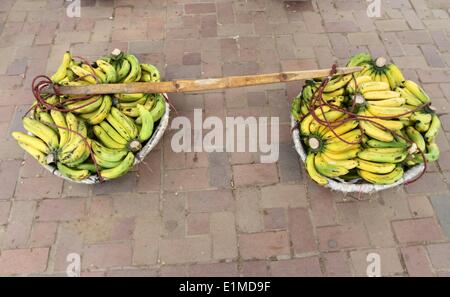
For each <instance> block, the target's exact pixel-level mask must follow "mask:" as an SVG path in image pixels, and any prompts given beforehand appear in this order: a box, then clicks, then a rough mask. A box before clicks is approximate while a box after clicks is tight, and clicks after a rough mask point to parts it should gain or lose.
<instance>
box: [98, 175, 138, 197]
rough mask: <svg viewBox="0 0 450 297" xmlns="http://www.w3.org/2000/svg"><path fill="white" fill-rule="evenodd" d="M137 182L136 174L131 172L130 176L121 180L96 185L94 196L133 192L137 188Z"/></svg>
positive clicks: (125, 176)
mask: <svg viewBox="0 0 450 297" xmlns="http://www.w3.org/2000/svg"><path fill="white" fill-rule="evenodd" d="M136 182H137V174H136V172H129V173H128V174H126V175H124V176H122V177H120V178H117V179H114V180H110V181H108V182H107V183H102V184H95V185H94V187H93V188H92V193H93V194H94V195H106V194H118V193H129V192H133V191H134V189H135V188H136ZM130 190H131V191H130Z"/></svg>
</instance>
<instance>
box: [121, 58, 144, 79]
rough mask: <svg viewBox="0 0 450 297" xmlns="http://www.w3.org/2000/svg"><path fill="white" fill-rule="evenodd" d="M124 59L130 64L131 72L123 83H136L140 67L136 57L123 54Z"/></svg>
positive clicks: (139, 75)
mask: <svg viewBox="0 0 450 297" xmlns="http://www.w3.org/2000/svg"><path fill="white" fill-rule="evenodd" d="M124 58H125V59H126V60H128V62H130V65H131V70H130V72H129V73H128V75H127V76H126V77H125V78H124V79H123V83H130V82H134V81H138V80H139V79H138V78H140V77H141V66H140V65H139V61H138V59H137V58H136V56H134V55H131V54H125V55H124Z"/></svg>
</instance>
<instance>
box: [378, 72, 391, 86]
mask: <svg viewBox="0 0 450 297" xmlns="http://www.w3.org/2000/svg"><path fill="white" fill-rule="evenodd" d="M380 81H381V82H384V83H386V84H387V85H388V86H389V89H390V87H391V85H390V83H389V79H388V78H387V75H386V73H385V72H381V73H380Z"/></svg>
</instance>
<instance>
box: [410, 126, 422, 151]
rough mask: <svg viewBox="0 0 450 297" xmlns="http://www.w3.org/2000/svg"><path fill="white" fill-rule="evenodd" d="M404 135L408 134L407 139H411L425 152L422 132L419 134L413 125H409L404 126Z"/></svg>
mask: <svg viewBox="0 0 450 297" xmlns="http://www.w3.org/2000/svg"><path fill="white" fill-rule="evenodd" d="M406 135H408V137H409V139H411V140H412V141H413V142H414V143H415V144H416V145H417V147H418V148H419V150H421V151H422V152H425V149H426V144H425V139H424V138H423V136H422V134H420V132H419V131H417V130H416V129H414V127H412V126H409V127H406Z"/></svg>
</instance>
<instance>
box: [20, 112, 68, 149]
mask: <svg viewBox="0 0 450 297" xmlns="http://www.w3.org/2000/svg"><path fill="white" fill-rule="evenodd" d="M22 123H23V126H24V128H25V129H26V130H27V131H28V132H30V133H32V134H34V135H36V136H37V137H39V138H40V139H42V140H43V141H44V142H45V143H46V144H47V145H48V146H49V148H50V149H51V150H56V149H57V148H58V147H59V139H58V135H57V134H56V132H55V131H54V130H53V129H51V128H50V127H48V126H46V125H44V124H43V123H41V122H39V121H37V120H35V119H31V118H28V117H24V118H23V119H22Z"/></svg>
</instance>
